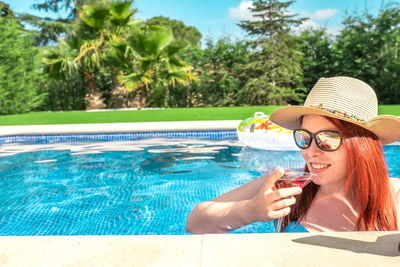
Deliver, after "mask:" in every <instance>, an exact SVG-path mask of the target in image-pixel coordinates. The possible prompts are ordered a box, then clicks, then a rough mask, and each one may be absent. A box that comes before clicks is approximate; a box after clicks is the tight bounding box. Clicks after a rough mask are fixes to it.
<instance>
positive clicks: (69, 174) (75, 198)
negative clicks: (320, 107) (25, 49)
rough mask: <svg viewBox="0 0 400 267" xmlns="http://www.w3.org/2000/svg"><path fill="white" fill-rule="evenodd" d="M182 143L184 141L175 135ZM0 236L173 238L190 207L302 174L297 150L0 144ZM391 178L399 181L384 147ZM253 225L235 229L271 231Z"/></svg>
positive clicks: (91, 142)
mask: <svg viewBox="0 0 400 267" xmlns="http://www.w3.org/2000/svg"><path fill="white" fill-rule="evenodd" d="M183 137H185V138H183ZM0 143H1V144H2V145H1V151H0V175H1V176H0V235H144V234H146V235H153V234H154V235H160V234H167V235H177V234H187V233H186V231H185V227H184V226H185V220H186V217H187V215H188V214H189V212H190V211H191V210H192V208H193V207H194V206H195V205H196V204H197V203H199V202H201V201H204V200H207V199H210V198H213V197H216V196H218V195H220V194H222V193H224V192H226V191H229V190H231V189H233V188H235V187H237V186H239V185H241V184H244V183H246V182H248V181H250V180H252V179H254V178H256V177H257V176H259V174H260V171H262V167H263V164H265V162H271V161H272V162H274V163H275V164H278V165H283V164H286V163H290V167H292V168H301V167H302V166H303V165H304V162H303V160H302V158H301V155H300V153H299V152H271V151H262V150H255V149H250V148H247V147H244V146H243V145H242V144H241V143H239V141H238V140H237V138H236V134H235V131H206V132H158V133H125V134H121V133H119V134H86V135H51V136H9V137H1V138H0ZM385 154H386V157H387V161H388V164H389V168H390V173H391V175H392V176H395V177H399V176H400V166H399V163H398V162H397V161H396V160H395V156H396V155H397V157H398V155H399V154H400V146H399V145H392V146H386V147H385ZM273 231H274V230H273V226H272V223H255V224H252V225H249V226H246V227H243V228H241V229H238V230H237V231H235V232H237V233H247V232H253V233H254V232H273Z"/></svg>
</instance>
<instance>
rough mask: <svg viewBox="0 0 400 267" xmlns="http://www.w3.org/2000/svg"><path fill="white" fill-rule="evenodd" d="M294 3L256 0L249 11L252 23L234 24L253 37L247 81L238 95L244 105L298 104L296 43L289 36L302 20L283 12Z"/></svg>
mask: <svg viewBox="0 0 400 267" xmlns="http://www.w3.org/2000/svg"><path fill="white" fill-rule="evenodd" d="M294 2H295V1H287V2H281V1H277V0H256V1H254V2H253V6H252V7H251V8H250V12H251V13H252V14H253V17H254V20H246V21H242V22H240V23H239V24H238V25H239V26H240V27H241V28H242V29H243V30H245V31H247V33H248V34H249V35H250V36H252V37H255V38H256V39H255V40H254V53H255V57H254V61H253V62H252V63H251V64H250V65H249V66H248V68H247V74H248V76H249V81H248V83H247V84H246V85H245V87H244V90H243V91H242V92H241V99H242V100H243V101H244V102H245V103H247V104H257V105H264V104H287V103H298V102H301V101H302V98H303V97H304V88H303V85H302V70H301V65H300V60H301V56H302V55H301V52H300V51H299V50H300V49H299V41H298V39H297V38H296V37H295V36H292V35H291V34H290V30H291V27H294V26H297V25H299V24H300V23H301V22H302V21H304V19H303V18H296V17H297V14H291V13H290V12H289V11H288V10H287V8H288V7H289V6H290V5H292V4H293V3H294Z"/></svg>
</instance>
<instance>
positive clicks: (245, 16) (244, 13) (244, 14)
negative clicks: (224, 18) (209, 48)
mask: <svg viewBox="0 0 400 267" xmlns="http://www.w3.org/2000/svg"><path fill="white" fill-rule="evenodd" d="M252 6H253V1H242V2H240V4H239V6H238V7H230V8H229V17H231V18H233V19H237V20H254V17H253V15H252V14H251V12H250V10H249V8H250V7H252Z"/></svg>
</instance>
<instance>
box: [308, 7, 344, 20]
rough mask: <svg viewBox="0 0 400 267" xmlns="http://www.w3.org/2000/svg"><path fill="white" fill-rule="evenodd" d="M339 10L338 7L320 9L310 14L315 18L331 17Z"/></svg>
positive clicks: (311, 17)
mask: <svg viewBox="0 0 400 267" xmlns="http://www.w3.org/2000/svg"><path fill="white" fill-rule="evenodd" d="M337 12H338V10H337V9H336V8H328V9H320V10H317V11H315V12H314V13H312V14H310V15H309V17H310V19H314V20H323V19H329V18H331V17H333V16H335V15H336V13H337Z"/></svg>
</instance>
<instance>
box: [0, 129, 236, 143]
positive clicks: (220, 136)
mask: <svg viewBox="0 0 400 267" xmlns="http://www.w3.org/2000/svg"><path fill="white" fill-rule="evenodd" d="M150 138H171V139H182V138H185V139H212V140H225V139H237V135H236V130H213V131H168V132H130V133H90V134H53V135H11V136H0V144H5V143H7V144H9V143H29V144H48V143H61V142H111V141H129V140H139V139H150Z"/></svg>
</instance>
